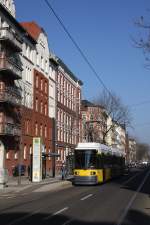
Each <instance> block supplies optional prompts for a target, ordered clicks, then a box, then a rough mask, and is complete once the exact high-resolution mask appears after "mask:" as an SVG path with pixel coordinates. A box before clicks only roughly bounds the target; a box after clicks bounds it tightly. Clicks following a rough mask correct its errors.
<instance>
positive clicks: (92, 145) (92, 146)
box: [75, 142, 125, 156]
mask: <svg viewBox="0 0 150 225" xmlns="http://www.w3.org/2000/svg"><path fill="white" fill-rule="evenodd" d="M75 150H77V151H78V150H82V151H86V150H97V151H98V153H100V154H101V153H104V154H108V153H109V154H110V155H115V156H124V155H125V154H124V152H122V151H120V150H119V149H117V148H112V147H110V146H107V145H104V144H101V143H97V142H82V143H78V145H77V147H76V148H75Z"/></svg>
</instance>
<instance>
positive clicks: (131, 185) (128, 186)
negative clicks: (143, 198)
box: [111, 168, 150, 196]
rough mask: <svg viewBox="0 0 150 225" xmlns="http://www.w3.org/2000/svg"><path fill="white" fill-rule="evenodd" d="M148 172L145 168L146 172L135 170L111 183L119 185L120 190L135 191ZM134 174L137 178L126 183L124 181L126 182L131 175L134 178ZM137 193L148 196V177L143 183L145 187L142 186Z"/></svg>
mask: <svg viewBox="0 0 150 225" xmlns="http://www.w3.org/2000/svg"><path fill="white" fill-rule="evenodd" d="M149 170H150V168H147V169H146V170H143V169H136V170H135V171H131V172H130V173H129V174H126V175H125V176H124V177H122V178H119V179H118V178H117V179H114V180H112V182H111V183H114V184H119V185H121V188H124V189H128V190H132V191H137V189H138V187H139V186H140V184H141V183H142V181H143V179H144V176H145V175H146V172H148V171H149ZM136 173H137V176H136V177H135V178H133V179H131V180H129V182H127V183H126V181H128V179H129V178H130V176H131V175H132V176H134V175H136ZM131 178H132V177H131ZM139 192H140V193H143V194H148V195H149V196H150V176H149V177H148V178H147V180H146V181H145V185H143V187H142V188H141V189H140V191H139Z"/></svg>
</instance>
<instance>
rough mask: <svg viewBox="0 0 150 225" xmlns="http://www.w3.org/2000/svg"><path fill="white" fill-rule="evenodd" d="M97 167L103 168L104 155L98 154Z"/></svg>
mask: <svg viewBox="0 0 150 225" xmlns="http://www.w3.org/2000/svg"><path fill="white" fill-rule="evenodd" d="M96 168H97V169H102V168H103V157H102V155H97V159H96Z"/></svg>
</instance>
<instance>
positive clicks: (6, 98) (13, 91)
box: [0, 87, 22, 105]
mask: <svg viewBox="0 0 150 225" xmlns="http://www.w3.org/2000/svg"><path fill="white" fill-rule="evenodd" d="M21 100H22V98H21V92H20V91H19V90H18V89H17V88H13V87H9V88H6V89H4V90H0V102H8V103H10V104H13V105H21Z"/></svg>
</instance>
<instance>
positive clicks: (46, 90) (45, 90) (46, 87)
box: [44, 81, 47, 94]
mask: <svg viewBox="0 0 150 225" xmlns="http://www.w3.org/2000/svg"><path fill="white" fill-rule="evenodd" d="M44 89H45V90H44V91H45V93H46V94H47V82H46V81H45V87H44Z"/></svg>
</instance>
